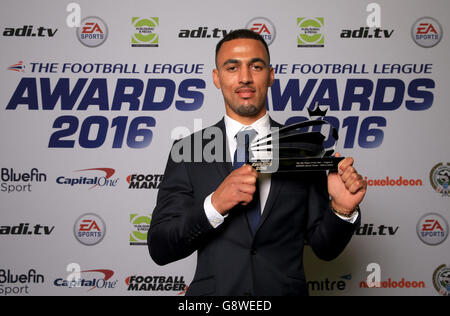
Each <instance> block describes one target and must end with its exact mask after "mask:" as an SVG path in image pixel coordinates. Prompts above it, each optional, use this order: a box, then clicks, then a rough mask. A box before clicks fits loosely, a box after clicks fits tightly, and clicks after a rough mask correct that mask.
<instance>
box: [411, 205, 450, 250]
mask: <svg viewBox="0 0 450 316" xmlns="http://www.w3.org/2000/svg"><path fill="white" fill-rule="evenodd" d="M417 235H418V236H419V239H420V240H422V241H423V242H424V243H425V244H427V245H430V246H437V245H440V244H442V243H443V242H444V241H445V240H446V239H447V237H448V223H447V221H446V220H445V218H443V217H442V216H441V215H439V214H435V213H429V214H426V215H424V216H423V217H422V218H421V219H420V220H419V222H418V223H417Z"/></svg>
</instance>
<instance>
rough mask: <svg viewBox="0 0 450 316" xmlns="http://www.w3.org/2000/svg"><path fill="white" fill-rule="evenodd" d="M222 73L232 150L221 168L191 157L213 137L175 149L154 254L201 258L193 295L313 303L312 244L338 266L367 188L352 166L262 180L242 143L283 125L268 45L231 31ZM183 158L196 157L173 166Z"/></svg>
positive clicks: (226, 137)
mask: <svg viewBox="0 0 450 316" xmlns="http://www.w3.org/2000/svg"><path fill="white" fill-rule="evenodd" d="M216 67H217V68H216V69H215V70H214V72H213V79H214V84H215V85H216V87H217V88H218V89H221V91H222V94H223V97H224V103H225V111H226V115H225V117H224V119H222V120H221V121H220V122H219V123H217V124H216V125H215V126H214V127H213V128H214V129H213V130H214V131H220V133H216V134H215V135H216V137H217V138H218V139H216V140H218V141H219V143H222V144H224V145H225V149H224V150H223V151H222V152H220V150H219V149H217V152H214V153H213V154H214V155H216V157H217V156H218V157H219V158H220V159H216V161H213V162H211V161H209V160H208V161H206V160H205V159H202V160H200V161H196V160H195V158H198V157H196V155H195V154H194V153H187V152H183V150H184V151H185V150H186V149H189V148H194V147H195V140H198V139H202V141H203V146H202V149H205V148H206V147H205V146H206V145H207V141H206V140H205V137H204V136H205V133H207V131H208V129H206V130H203V131H201V132H198V133H196V134H193V135H191V136H190V137H186V138H184V139H182V140H181V141H179V142H176V143H175V144H174V147H173V149H172V154H171V156H170V157H169V160H168V163H167V167H166V170H165V174H164V180H163V182H162V184H161V186H160V189H159V192H158V198H157V205H156V207H155V209H154V212H153V215H152V223H151V227H150V230H149V234H148V245H149V251H150V255H151V257H152V258H153V260H154V261H155V262H156V263H157V264H160V265H164V264H168V263H170V262H173V261H176V260H179V259H182V258H185V257H187V256H189V255H191V254H192V253H193V252H195V251H198V260H197V269H196V272H195V276H194V280H193V281H192V283H191V284H190V286H189V289H188V291H187V295H307V294H308V289H307V286H306V281H305V275H304V269H303V247H304V245H305V242H307V243H308V244H309V245H310V246H311V247H312V249H313V251H314V252H315V254H316V255H317V256H318V257H319V258H321V259H324V260H332V259H334V258H336V257H337V256H338V255H339V254H340V253H341V252H342V251H343V250H344V248H345V246H346V245H347V244H348V242H349V241H350V239H351V237H352V235H353V232H354V230H355V229H356V227H357V225H358V223H359V222H360V214H359V207H358V205H359V203H360V202H361V201H362V199H363V197H364V195H365V192H366V183H365V182H364V181H363V179H362V176H361V175H359V174H358V173H357V172H356V170H355V169H354V167H353V159H352V158H345V159H344V160H343V161H341V163H340V165H339V172H337V173H329V174H328V176H327V175H326V173H325V172H302V173H275V174H272V175H268V174H258V173H257V172H256V171H255V169H253V168H252V167H251V166H249V165H248V164H244V163H245V161H243V160H242V159H241V157H240V154H239V153H240V152H241V153H242V151H239V149H240V148H241V147H242V146H243V144H242V142H241V143H240V142H239V140H238V138H241V136H240V135H241V134H245V135H249V136H246V137H245V138H244V139H245V141H246V145H247V146H248V143H249V142H251V141H252V140H253V139H255V135H258V136H263V135H266V134H268V133H269V132H270V128H271V127H280V125H279V124H277V123H276V122H274V121H273V120H272V119H270V118H269V116H268V114H267V113H266V106H265V100H266V96H267V90H268V88H269V87H270V86H271V85H272V83H273V81H274V70H273V68H271V67H270V54H269V50H268V47H267V44H266V43H265V42H264V40H263V39H262V38H261V37H260V36H259V35H258V34H256V33H254V32H252V31H248V30H237V31H235V32H232V33H230V34H228V35H227V36H226V37H225V38H224V39H223V40H222V41H220V42H219V43H218V45H217V47H216ZM199 133H200V134H199ZM209 134H214V133H209ZM217 135H219V136H217ZM220 135H222V136H220ZM241 139H242V138H241ZM175 148H176V150H175ZM180 148H181V150H180ZM177 150H179V151H180V152H179V154H180V155H181V156H183V157H187V159H184V161H179V160H178V159H174V156H176V155H174V152H176V151H177ZM197 160H198V159H197ZM330 197H331V200H330Z"/></svg>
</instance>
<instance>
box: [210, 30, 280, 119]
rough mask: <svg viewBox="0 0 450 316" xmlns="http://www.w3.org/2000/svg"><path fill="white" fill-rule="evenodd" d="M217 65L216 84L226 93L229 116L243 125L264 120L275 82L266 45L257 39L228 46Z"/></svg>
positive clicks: (221, 50)
mask: <svg viewBox="0 0 450 316" xmlns="http://www.w3.org/2000/svg"><path fill="white" fill-rule="evenodd" d="M216 63H217V69H214V71H213V79H214V84H215V86H216V87H217V88H218V89H221V90H222V94H223V97H224V100H225V107H226V112H227V115H228V116H230V117H231V118H233V119H235V120H237V121H240V122H242V123H244V122H245V123H252V122H254V121H256V120H257V119H259V118H261V117H263V116H264V115H265V113H266V96H267V89H268V88H269V87H270V86H271V85H272V83H273V81H274V71H273V69H272V68H271V67H270V65H269V56H268V54H267V52H266V49H265V47H264V45H263V44H262V43H261V42H260V41H257V40H254V39H236V40H232V41H228V42H225V43H223V45H222V47H221V48H220V50H219V53H218V55H217V59H216Z"/></svg>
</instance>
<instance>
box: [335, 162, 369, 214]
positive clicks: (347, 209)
mask: <svg viewBox="0 0 450 316" xmlns="http://www.w3.org/2000/svg"><path fill="white" fill-rule="evenodd" d="M335 157H340V154H339V153H336V154H335ZM353 163H354V160H353V158H351V157H347V158H345V159H344V160H342V161H341V162H340V163H339V166H338V172H333V173H332V172H330V173H329V174H328V193H329V195H330V196H331V205H332V207H333V208H334V209H336V210H337V211H339V212H341V213H346V214H350V213H351V212H352V211H353V210H354V209H355V208H356V206H358V205H359V204H360V203H361V201H362V200H363V198H364V195H365V194H366V190H367V182H366V181H364V179H363V177H362V176H361V175H360V174H358V172H357V171H356V170H355V168H354V167H353Z"/></svg>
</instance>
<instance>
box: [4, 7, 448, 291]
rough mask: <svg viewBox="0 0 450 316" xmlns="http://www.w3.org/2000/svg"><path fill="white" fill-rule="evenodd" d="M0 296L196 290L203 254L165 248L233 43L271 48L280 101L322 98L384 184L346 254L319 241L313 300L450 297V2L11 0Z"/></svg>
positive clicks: (312, 269)
mask: <svg viewBox="0 0 450 316" xmlns="http://www.w3.org/2000/svg"><path fill="white" fill-rule="evenodd" d="M0 7H1V10H0V17H1V18H0V45H1V50H2V53H1V57H0V60H1V63H0V78H1V79H0V80H1V85H0V135H1V136H0V152H1V155H0V169H1V181H0V296H10V295H150V296H153V295H164V296H181V295H184V294H185V290H186V288H187V287H188V286H189V283H190V282H191V280H192V278H193V275H194V270H195V265H196V255H195V254H194V255H192V256H190V257H189V258H186V259H184V260H181V261H178V262H175V263H172V264H169V265H166V266H158V265H157V264H155V263H154V262H153V261H152V259H151V258H150V256H149V254H148V250H147V231H148V228H149V225H150V223H151V220H152V212H153V208H154V206H155V203H156V196H157V192H158V187H159V185H160V183H161V181H163V173H164V168H165V164H166V161H167V157H168V155H169V150H170V148H171V145H172V142H173V140H174V139H177V138H178V137H179V136H180V135H182V134H189V133H192V132H194V131H197V130H200V129H202V128H205V127H207V126H209V125H212V124H214V123H216V122H217V121H219V120H220V119H221V118H222V117H223V115H224V104H223V98H222V95H221V92H220V90H217V89H216V88H215V87H214V85H213V82H212V71H213V69H214V50H215V45H216V43H217V42H218V41H219V40H220V39H221V38H223V36H224V35H226V34H227V33H228V32H230V31H231V30H235V29H238V28H248V29H252V30H254V31H255V32H258V33H260V34H261V35H262V36H263V37H264V38H265V39H266V41H267V42H268V44H269V48H270V50H271V55H272V66H273V67H274V69H275V75H276V81H275V83H274V85H273V86H272V87H271V88H270V90H269V93H268V98H267V108H268V110H269V113H270V115H271V116H272V117H273V118H274V119H275V120H277V121H279V122H280V123H283V124H285V123H286V124H289V123H293V122H297V121H300V120H304V119H305V118H308V114H307V113H308V112H307V109H309V108H312V107H313V106H314V104H315V103H316V102H318V103H319V104H320V105H321V108H322V109H326V110H328V112H327V114H326V116H325V119H326V120H327V121H329V122H330V123H331V124H333V125H334V126H335V127H336V128H337V129H338V131H339V136H340V139H339V143H338V151H339V152H341V153H342V154H343V155H345V156H352V157H354V158H355V161H356V163H355V165H356V168H357V170H358V171H359V172H360V173H361V174H363V175H364V176H365V177H366V180H367V181H368V193H367V196H366V199H365V200H364V202H363V204H362V205H361V209H362V222H361V226H360V228H359V229H358V230H357V231H356V232H355V236H354V237H353V239H352V241H351V242H350V244H349V246H348V247H347V248H346V250H345V251H344V252H343V254H342V255H340V256H339V257H338V258H337V259H336V260H333V261H331V262H324V261H321V260H319V259H317V258H316V257H315V256H314V254H313V253H312V250H311V249H310V248H309V247H306V248H305V262H304V264H305V271H306V274H307V279H308V287H309V291H310V294H311V295H432V296H434V295H436V296H440V295H449V293H450V240H449V239H448V238H447V236H448V233H449V226H448V223H449V221H450V207H449V205H450V204H449V201H450V198H449V188H448V186H449V177H450V149H449V140H448V139H449V136H450V133H449V132H450V128H449V117H450V104H449V101H448V100H449V99H450V85H449V82H450V63H449V62H448V56H449V53H450V44H449V43H450V42H449V36H448V34H447V32H449V30H450V26H449V21H450V20H449V17H448V12H450V2H448V1H447V0H441V1H439V0H433V1H418V0H417V1H416V0H414V1H413V0H407V1H406V0H404V1H385V0H379V1H376V2H371V1H361V0H348V1H332V0H319V1H303V0H295V1H294V0H289V1H281V2H276V1H268V0H258V1H256V0H251V1H236V0H229V1H224V2H221V1H220V2H219V1H200V0H189V1H173V0H165V1H144V0H134V1H127V2H123V1H109V0H96V1H81V0H80V1H77V2H71V1H51V0H43V1H23V0H14V1H13V0H3V1H2V3H1V4H0Z"/></svg>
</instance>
